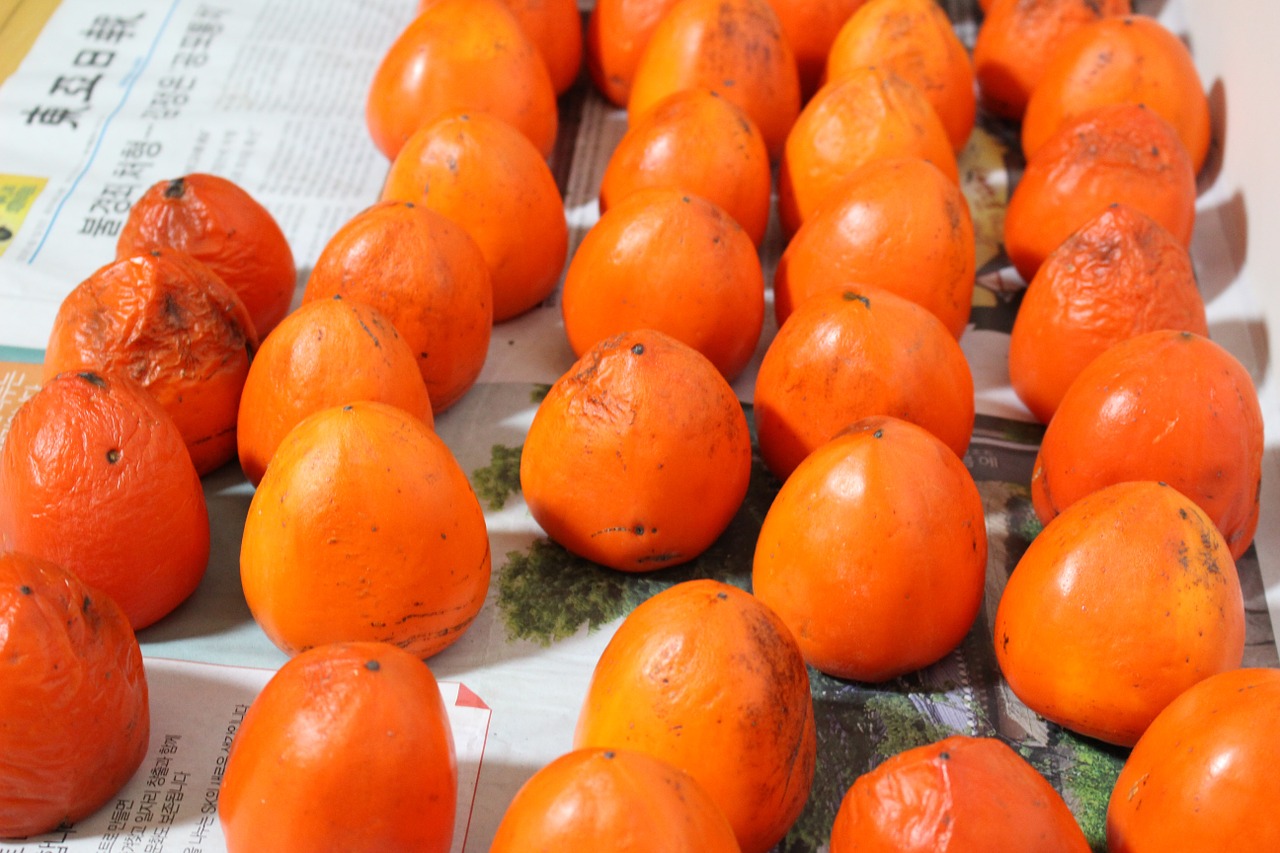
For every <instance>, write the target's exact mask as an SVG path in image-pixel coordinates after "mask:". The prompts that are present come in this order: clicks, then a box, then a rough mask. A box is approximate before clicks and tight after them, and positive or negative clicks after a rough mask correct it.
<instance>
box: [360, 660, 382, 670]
mask: <svg viewBox="0 0 1280 853" xmlns="http://www.w3.org/2000/svg"><path fill="white" fill-rule="evenodd" d="M364 668H365V669H367V670H369V671H370V672H377V671H378V670H380V669H382V664H380V663H378V662H377V661H376V660H367V661H365V662H364Z"/></svg>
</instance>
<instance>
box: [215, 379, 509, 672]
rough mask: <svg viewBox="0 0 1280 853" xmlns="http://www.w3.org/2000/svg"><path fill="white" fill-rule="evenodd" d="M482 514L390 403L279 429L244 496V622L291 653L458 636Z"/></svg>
mask: <svg viewBox="0 0 1280 853" xmlns="http://www.w3.org/2000/svg"><path fill="white" fill-rule="evenodd" d="M489 574H490V555H489V536H488V530H487V527H486V524H485V519H484V512H483V510H482V509H481V508H480V503H479V501H478V500H477V499H476V496H475V492H474V491H472V489H471V484H470V483H469V482H468V481H467V476H466V474H465V472H463V470H462V468H461V467H459V465H458V462H457V460H456V459H455V458H454V456H453V453H452V452H451V451H450V450H449V448H448V447H447V446H446V445H445V443H444V442H443V441H442V440H441V439H440V437H439V436H437V435H436V434H435V432H434V431H433V430H432V429H431V428H430V427H428V426H427V425H426V424H425V423H423V422H422V421H421V420H419V419H418V418H416V417H414V416H413V415H410V414H409V413H407V412H405V411H404V410H403V409H400V408H397V407H395V406H391V405H388V404H386V403H377V402H370V401H361V402H355V403H349V404H346V405H342V406H333V407H330V408H327V409H321V410H320V411H318V412H315V413H314V414H312V415H308V416H307V417H306V418H304V419H303V420H302V422H301V423H299V424H298V425H297V426H295V427H294V428H293V429H292V430H290V432H289V434H288V435H287V436H285V439H284V441H283V442H282V443H281V444H280V447H279V448H278V449H277V450H276V454H275V456H274V457H272V460H271V464H270V465H269V466H267V471H266V474H264V475H263V477H262V482H261V483H259V484H258V488H257V490H256V491H255V492H254V494H253V499H252V501H251V502H250V504H249V514H248V517H247V518H246V519H245V525H244V536H243V538H242V540H241V545H240V580H241V584H242V585H243V587H244V597H245V601H246V602H247V603H248V605H249V610H250V612H252V614H253V617H254V619H255V620H256V621H257V623H258V624H259V625H260V626H261V627H262V630H263V632H264V633H266V635H267V636H268V637H269V638H270V639H271V641H272V642H273V643H275V645H276V646H277V647H279V648H280V649H281V650H282V651H284V652H285V653H286V654H290V655H294V654H298V653H299V652H302V651H305V650H307V649H310V648H314V647H316V646H321V645H324V644H326V643H334V642H354V641H380V642H387V643H392V644H394V645H397V646H400V647H401V648H404V649H406V650H408V651H409V652H412V653H413V654H414V655H415V656H417V657H419V658H426V657H430V656H431V655H434V654H436V653H437V652H439V651H441V650H442V649H444V648H446V647H448V646H450V645H452V644H453V643H455V642H457V640H458V638H459V637H461V636H462V634H463V632H464V631H466V629H467V628H468V627H469V626H470V625H471V623H472V621H473V620H474V619H475V617H476V614H477V613H478V612H479V611H480V606H481V604H483V603H484V598H485V595H486V593H487V592H488V589H489Z"/></svg>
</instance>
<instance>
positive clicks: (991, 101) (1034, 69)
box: [973, 0, 1133, 121]
mask: <svg viewBox="0 0 1280 853" xmlns="http://www.w3.org/2000/svg"><path fill="white" fill-rule="evenodd" d="M990 6H991V8H990V9H988V10H987V13H986V15H984V16H983V19H982V25H981V26H980V27H979V28H978V36H977V38H976V39H975V40H974V43H973V71H974V76H975V78H976V80H977V84H978V95H979V100H980V102H981V104H982V106H983V108H984V109H985V110H987V111H988V112H990V113H992V114H994V115H998V116H1001V117H1003V118H1007V119H1012V120H1014V121H1021V120H1022V115H1023V113H1024V112H1026V109H1027V101H1028V100H1029V99H1030V97H1031V91H1032V90H1033V89H1034V88H1035V86H1036V84H1037V83H1038V82H1039V81H1040V78H1041V77H1043V76H1044V72H1045V68H1046V66H1048V64H1049V58H1050V57H1051V56H1053V54H1054V52H1055V51H1056V50H1057V49H1058V46H1059V45H1061V44H1062V42H1063V40H1064V39H1065V38H1066V37H1067V36H1068V35H1070V34H1071V33H1073V32H1075V31H1076V30H1077V29H1079V28H1080V27H1082V26H1084V25H1085V24H1088V23H1091V22H1092V21H1096V20H1098V19H1099V18H1101V17H1104V16H1107V15H1127V14H1129V13H1130V12H1132V11H1133V9H1132V3H1131V0H994V2H991V3H990Z"/></svg>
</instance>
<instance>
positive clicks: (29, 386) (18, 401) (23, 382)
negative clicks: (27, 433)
mask: <svg viewBox="0 0 1280 853" xmlns="http://www.w3.org/2000/svg"><path fill="white" fill-rule="evenodd" d="M42 370H43V368H42V367H41V366H40V365H38V364H19V363H17V362H5V361H0V445H3V444H4V437H5V435H6V434H8V432H9V421H10V420H12V419H13V415H14V413H15V412H17V411H18V409H19V408H20V407H21V406H22V404H23V403H25V402H26V401H27V398H29V397H31V396H32V395H34V394H35V393H36V392H37V391H39V390H40V374H41V371H42Z"/></svg>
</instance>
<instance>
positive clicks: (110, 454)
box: [107, 447, 120, 465]
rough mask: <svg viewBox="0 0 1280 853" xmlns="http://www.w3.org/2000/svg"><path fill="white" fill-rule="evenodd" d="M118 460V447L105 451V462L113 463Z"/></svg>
mask: <svg viewBox="0 0 1280 853" xmlns="http://www.w3.org/2000/svg"><path fill="white" fill-rule="evenodd" d="M119 461H120V448H118V447H113V448H111V449H110V450H108V451H107V462H109V463H110V464H112V465H114V464H116V463H117V462H119Z"/></svg>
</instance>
